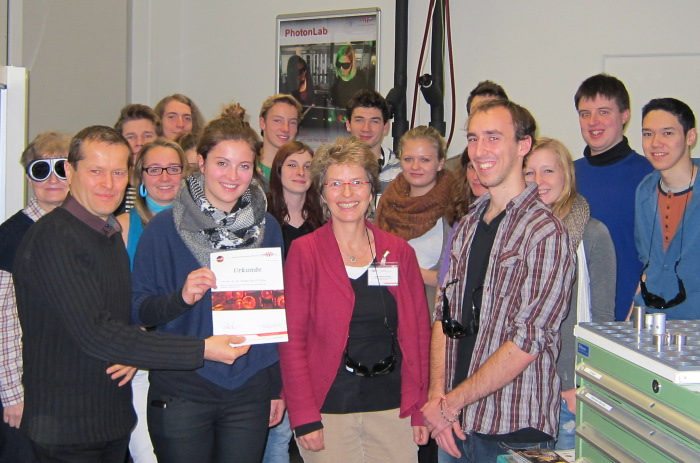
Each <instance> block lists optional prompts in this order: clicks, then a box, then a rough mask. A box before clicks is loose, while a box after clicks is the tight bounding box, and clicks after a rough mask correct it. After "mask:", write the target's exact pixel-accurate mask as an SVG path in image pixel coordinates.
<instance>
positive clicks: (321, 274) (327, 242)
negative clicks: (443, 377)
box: [280, 137, 430, 463]
mask: <svg viewBox="0 0 700 463" xmlns="http://www.w3.org/2000/svg"><path fill="white" fill-rule="evenodd" d="M311 175H312V182H314V184H315V185H316V186H317V188H318V191H320V192H321V193H322V198H321V203H322V206H323V209H324V213H325V215H326V217H328V218H330V221H329V222H328V223H327V224H326V225H324V226H323V227H321V228H319V229H318V230H316V231H315V232H313V233H311V234H309V235H306V236H303V237H301V238H298V239H297V240H295V241H294V243H293V244H292V247H291V249H290V251H289V255H288V257H287V261H286V263H285V269H284V275H285V276H284V286H285V295H286V305H287V321H288V328H289V342H288V343H286V344H281V345H280V359H281V367H282V378H283V382H284V394H285V399H286V400H287V406H288V410H289V418H290V421H291V425H292V428H293V429H294V431H295V434H296V438H297V442H298V443H299V447H300V451H301V453H302V456H303V457H304V461H305V462H307V463H309V462H333V463H335V462H337V461H344V462H354V461H365V459H370V460H373V461H386V462H401V463H404V462H410V461H416V460H417V453H416V452H417V444H424V443H425V442H426V441H427V438H428V434H427V432H426V429H425V427H424V426H423V419H422V417H421V414H420V408H421V406H422V405H423V403H424V402H425V401H426V396H427V387H428V353H429V343H430V325H429V320H428V315H427V314H428V312H427V309H426V305H427V304H426V300H425V292H424V290H423V280H422V278H421V273H420V269H419V267H418V262H417V260H416V256H415V253H414V251H413V249H412V248H411V247H410V246H409V245H408V243H406V242H405V241H404V240H402V239H400V238H398V237H395V236H393V235H390V234H389V233H386V232H383V231H381V230H379V229H378V228H376V227H375V226H374V225H372V224H371V223H370V222H368V221H367V220H366V217H367V216H368V215H369V213H370V205H371V204H373V203H374V196H375V194H376V192H377V185H378V176H379V173H378V164H377V160H376V158H375V157H374V155H373V154H372V152H371V151H370V150H369V148H368V147H367V145H366V144H364V143H363V142H361V141H360V140H358V139H356V138H352V137H351V138H339V139H338V140H336V142H335V143H334V144H332V145H324V146H322V147H321V148H320V149H319V151H318V152H317V153H316V156H314V159H313V161H312V164H311Z"/></svg>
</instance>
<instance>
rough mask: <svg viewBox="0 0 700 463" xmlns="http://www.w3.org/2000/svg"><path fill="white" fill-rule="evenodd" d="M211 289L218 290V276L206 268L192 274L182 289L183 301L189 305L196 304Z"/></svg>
mask: <svg viewBox="0 0 700 463" xmlns="http://www.w3.org/2000/svg"><path fill="white" fill-rule="evenodd" d="M211 288H216V275H214V272H212V271H211V270H209V269H208V268H206V267H202V268H198V269H197V270H194V271H192V272H190V274H189V275H187V280H185V285H184V286H183V287H182V300H183V301H185V302H186V303H187V304H189V305H193V304H196V303H197V302H199V300H200V299H202V297H203V296H204V294H206V292H207V291H209V290H210V289H211Z"/></svg>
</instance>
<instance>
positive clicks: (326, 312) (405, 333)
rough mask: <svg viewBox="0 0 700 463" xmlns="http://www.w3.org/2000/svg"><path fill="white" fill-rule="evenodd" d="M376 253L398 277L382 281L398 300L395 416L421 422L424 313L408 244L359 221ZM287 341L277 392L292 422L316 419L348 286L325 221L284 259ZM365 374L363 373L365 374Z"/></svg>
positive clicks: (343, 327)
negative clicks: (398, 376)
mask: <svg viewBox="0 0 700 463" xmlns="http://www.w3.org/2000/svg"><path fill="white" fill-rule="evenodd" d="M366 225H367V227H368V228H369V229H370V230H372V232H373V233H374V241H375V247H376V249H377V258H378V259H380V258H381V256H382V255H384V252H385V251H386V250H389V251H390V253H389V255H388V257H387V262H392V263H393V262H398V264H399V285H398V286H393V287H389V291H391V293H392V294H393V295H394V297H395V298H396V303H397V308H398V321H399V326H398V341H399V345H400V347H401V353H402V354H403V361H402V364H401V412H400V416H401V417H402V418H405V417H407V416H408V415H411V424H412V425H413V426H422V425H423V417H422V416H421V413H420V408H421V407H422V406H423V404H424V403H425V401H426V399H427V391H428V368H429V366H428V364H429V349H430V347H429V346H430V321H429V317H428V306H427V303H426V300H425V290H424V287H423V279H422V277H421V273H420V268H419V267H418V261H417V260H416V255H415V252H414V251H413V248H411V246H410V245H409V244H408V243H407V242H406V241H404V240H402V239H401V238H398V237H396V236H394V235H391V234H389V233H387V232H385V231H382V230H380V229H378V228H377V227H375V226H374V225H373V224H371V223H369V222H367V223H366ZM284 292H285V299H286V307H287V324H288V330H289V342H287V343H282V344H280V345H279V350H280V365H281V368H282V380H283V383H284V396H285V399H286V401H287V407H288V410H289V419H290V421H291V425H292V428H296V427H297V426H300V425H303V424H307V423H313V422H316V421H321V412H320V410H321V406H322V405H323V402H324V400H325V399H326V395H327V394H328V390H329V389H330V387H331V385H332V383H333V380H334V379H335V376H336V373H337V371H338V365H339V364H340V362H341V358H342V355H343V351H344V350H345V344H346V342H347V338H348V331H349V327H350V318H351V317H352V309H353V307H354V305H355V293H354V292H353V290H352V287H351V285H350V280H349V278H348V276H347V273H346V271H345V264H344V263H343V258H342V256H341V255H340V249H339V248H338V244H337V242H336V239H335V235H333V229H332V228H331V223H330V222H329V223H327V224H326V225H324V226H323V227H321V228H319V229H318V230H316V231H315V232H314V233H311V234H309V235H305V236H303V237H301V238H297V239H296V240H294V242H293V243H292V247H291V249H290V250H289V255H288V256H287V260H286V262H285V265H284ZM368 381H371V379H368Z"/></svg>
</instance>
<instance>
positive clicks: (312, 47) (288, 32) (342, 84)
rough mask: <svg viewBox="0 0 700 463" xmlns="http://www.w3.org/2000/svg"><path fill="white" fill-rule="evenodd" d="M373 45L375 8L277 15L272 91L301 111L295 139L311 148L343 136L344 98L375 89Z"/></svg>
mask: <svg viewBox="0 0 700 463" xmlns="http://www.w3.org/2000/svg"><path fill="white" fill-rule="evenodd" d="M378 42H379V9H378V8H370V9H357V10H343V11H327V12H318V13H302V14H288V15H280V16H277V44H278V46H277V62H278V66H279V72H278V73H277V92H278V93H288V94H292V95H294V97H295V98H296V99H297V100H299V102H300V103H301V104H302V106H303V108H304V113H303V114H304V115H303V118H302V121H301V124H300V126H299V133H298V135H297V140H300V141H303V142H304V143H307V144H309V145H310V146H311V147H312V148H314V149H316V148H317V147H318V146H320V145H321V144H323V143H329V142H333V141H334V140H335V139H336V138H337V137H341V136H347V135H348V133H347V130H346V128H345V122H346V120H347V114H346V110H345V107H346V105H347V102H348V99H350V97H351V96H352V95H354V94H355V93H356V92H357V91H358V90H361V89H364V88H368V89H373V90H377V82H378V79H377V77H378V76H379V60H378V50H379V46H378Z"/></svg>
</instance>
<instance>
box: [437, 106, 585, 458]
mask: <svg viewBox="0 0 700 463" xmlns="http://www.w3.org/2000/svg"><path fill="white" fill-rule="evenodd" d="M534 133H535V121H534V119H533V118H532V115H530V113H529V112H528V111H527V110H526V109H525V108H523V107H521V106H518V105H517V104H515V103H512V102H509V101H506V100H494V101H490V102H487V103H484V104H483V105H481V106H479V107H477V108H475V109H474V112H473V113H472V116H471V117H470V119H469V124H468V133H467V140H468V150H469V154H470V156H471V157H472V159H473V162H474V165H475V167H476V170H477V173H478V176H479V180H480V181H481V183H482V184H483V185H484V186H486V187H488V189H489V193H488V194H486V195H484V196H482V197H481V198H480V199H479V200H477V201H476V202H475V203H474V204H473V205H472V206H471V209H470V212H469V214H468V215H467V216H466V217H465V218H464V219H463V220H462V221H461V222H460V223H459V224H458V225H457V228H456V231H455V236H454V242H453V246H452V251H451V252H450V255H449V259H450V264H449V270H448V272H447V276H446V278H445V281H444V284H445V287H443V288H442V290H441V291H440V293H439V295H438V301H440V302H439V303H438V304H437V306H436V310H435V318H436V322H435V324H434V326H433V336H432V345H431V378H430V392H429V402H428V403H427V404H426V405H425V406H424V408H423V414H424V417H425V421H426V425H427V426H428V429H429V430H430V431H431V433H432V436H433V437H434V438H435V439H436V441H437V443H438V445H439V446H440V447H441V450H440V461H441V463H445V462H480V463H481V462H495V461H496V458H497V456H498V455H500V454H503V453H506V450H505V449H506V448H508V447H515V448H552V447H553V444H554V438H555V437H556V431H557V425H558V423H557V420H558V416H559V402H560V400H559V396H560V389H561V386H560V381H559V377H558V376H557V374H556V369H555V362H556V359H557V356H558V355H559V344H560V340H559V326H560V324H561V320H562V319H563V318H564V316H565V315H566V311H567V310H568V302H569V297H570V294H571V286H572V284H573V279H574V269H575V265H574V255H575V252H574V250H573V249H572V247H571V244H570V241H569V238H568V234H567V232H566V229H565V228H564V226H563V225H562V223H561V222H560V221H559V220H558V219H557V218H556V217H555V216H554V214H553V213H552V212H551V210H550V209H549V208H548V207H547V206H545V205H544V204H543V203H542V202H541V201H540V200H539V198H538V196H539V194H538V189H537V185H535V184H532V183H530V184H527V183H526V182H525V180H524V177H523V172H522V166H523V159H524V157H525V155H527V154H528V153H529V152H530V148H531V146H532V144H533V139H534ZM455 435H456V436H457V437H458V438H459V439H457V440H455V438H454V436H455Z"/></svg>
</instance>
